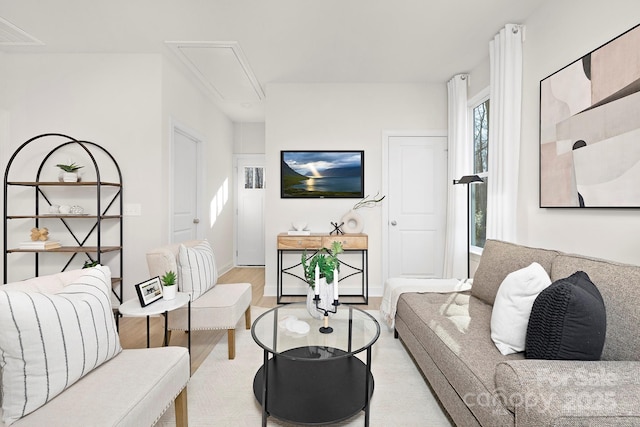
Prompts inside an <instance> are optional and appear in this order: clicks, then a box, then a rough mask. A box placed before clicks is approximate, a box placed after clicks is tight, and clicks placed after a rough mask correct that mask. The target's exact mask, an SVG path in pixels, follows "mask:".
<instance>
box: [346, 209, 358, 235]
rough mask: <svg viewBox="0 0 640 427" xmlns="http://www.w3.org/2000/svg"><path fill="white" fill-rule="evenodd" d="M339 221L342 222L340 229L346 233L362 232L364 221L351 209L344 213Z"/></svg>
mask: <svg viewBox="0 0 640 427" xmlns="http://www.w3.org/2000/svg"><path fill="white" fill-rule="evenodd" d="M341 221H342V222H343V223H344V225H343V226H342V231H344V232H345V233H347V234H356V233H362V230H364V221H363V220H362V217H361V216H360V214H359V213H358V212H356V211H354V210H353V209H351V210H350V211H349V212H347V213H346V214H344V216H343V217H342V220H341Z"/></svg>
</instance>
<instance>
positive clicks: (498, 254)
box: [471, 240, 573, 305]
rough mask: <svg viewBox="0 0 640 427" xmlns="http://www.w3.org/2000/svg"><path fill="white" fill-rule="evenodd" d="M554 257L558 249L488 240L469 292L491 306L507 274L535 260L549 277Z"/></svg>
mask: <svg viewBox="0 0 640 427" xmlns="http://www.w3.org/2000/svg"><path fill="white" fill-rule="evenodd" d="M556 256H558V252H557V251H552V250H547V249H537V248H529V247H526V246H521V245H516V244H513V243H508V242H502V241H499V240H487V242H486V244H485V246H484V250H483V251H482V257H481V258H480V264H479V265H478V269H477V270H476V272H475V274H474V276H473V287H472V288H471V294H472V295H473V296H475V297H477V298H480V299H481V300H482V301H484V302H486V303H487V304H491V305H493V302H494V301H495V299H496V294H497V293H498V288H499V287H500V284H501V283H502V281H503V280H504V278H505V277H507V275H508V274H509V273H511V272H513V271H516V270H520V269H521V268H525V267H527V266H529V265H530V264H531V263H532V262H534V261H535V262H537V263H538V264H540V265H541V266H542V267H543V268H544V269H545V271H546V272H547V274H549V276H551V262H552V261H553V259H554V258H555V257H556ZM572 273H573V272H572ZM569 274H571V273H569ZM567 276H568V275H567ZM565 277H566V276H565ZM551 280H553V277H552V278H551Z"/></svg>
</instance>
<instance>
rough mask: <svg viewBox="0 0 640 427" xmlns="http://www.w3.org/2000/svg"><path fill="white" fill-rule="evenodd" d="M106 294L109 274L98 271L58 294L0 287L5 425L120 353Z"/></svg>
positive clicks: (0, 329)
mask: <svg viewBox="0 0 640 427" xmlns="http://www.w3.org/2000/svg"><path fill="white" fill-rule="evenodd" d="M110 294H111V274H110V271H109V269H108V268H107V267H101V266H99V267H93V268H90V269H86V272H85V274H83V275H82V276H80V277H79V278H78V279H76V280H74V281H73V282H72V283H70V284H68V285H66V286H64V288H63V289H62V290H61V291H60V292H58V293H51V294H48V293H42V292H33V291H21V290H16V289H15V288H14V289H7V290H4V289H2V287H0V360H2V362H3V363H4V365H3V372H2V394H3V400H2V409H3V417H2V420H3V421H4V422H5V423H6V424H7V425H9V424H11V423H13V422H14V421H16V420H18V419H20V418H21V417H23V416H25V415H27V414H29V413H31V412H33V411H35V410H36V409H38V408H39V407H41V406H42V405H44V404H45V403H47V402H48V401H49V400H51V399H53V398H54V397H55V396H57V395H58V394H60V393H61V392H62V391H63V390H65V389H66V388H67V387H70V386H71V385H72V384H73V383H75V382H76V381H78V380H79V379H80V378H81V377H83V376H84V375H87V374H88V373H89V372H91V370H92V369H94V368H96V367H98V366H99V365H100V364H102V363H104V362H106V361H107V360H109V359H111V358H112V357H114V356H115V355H116V354H118V353H119V352H120V351H121V350H122V347H121V346H120V339H119V337H118V333H117V331H116V324H115V320H114V317H113V311H112V309H111V298H110ZM69 409H70V410H72V408H69Z"/></svg>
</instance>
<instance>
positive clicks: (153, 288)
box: [136, 276, 162, 307]
mask: <svg viewBox="0 0 640 427" xmlns="http://www.w3.org/2000/svg"><path fill="white" fill-rule="evenodd" d="M136 293H137V294H138V299H139V300H140V306H142V307H146V306H148V305H149V304H151V303H152V302H155V301H157V300H159V299H160V298H162V283H160V277H158V276H156V277H154V278H152V279H149V280H145V281H144V282H142V283H138V284H137V285H136Z"/></svg>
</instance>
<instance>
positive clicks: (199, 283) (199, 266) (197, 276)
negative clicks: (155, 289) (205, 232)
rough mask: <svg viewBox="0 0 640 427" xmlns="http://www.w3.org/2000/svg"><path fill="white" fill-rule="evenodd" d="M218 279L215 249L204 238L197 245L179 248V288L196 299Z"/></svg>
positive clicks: (192, 298)
mask: <svg viewBox="0 0 640 427" xmlns="http://www.w3.org/2000/svg"><path fill="white" fill-rule="evenodd" d="M217 281H218V270H217V269H216V261H215V258H214V256H213V249H212V248H211V245H210V244H209V242H208V241H206V240H203V241H202V242H200V243H198V244H197V245H195V246H192V247H187V246H185V245H180V247H179V248H178V288H179V289H180V291H181V292H188V293H190V294H191V300H192V301H194V300H196V299H198V298H199V297H200V295H202V294H204V293H205V292H207V291H208V290H209V289H211V288H213V286H214V285H215V284H216V282H217Z"/></svg>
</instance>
